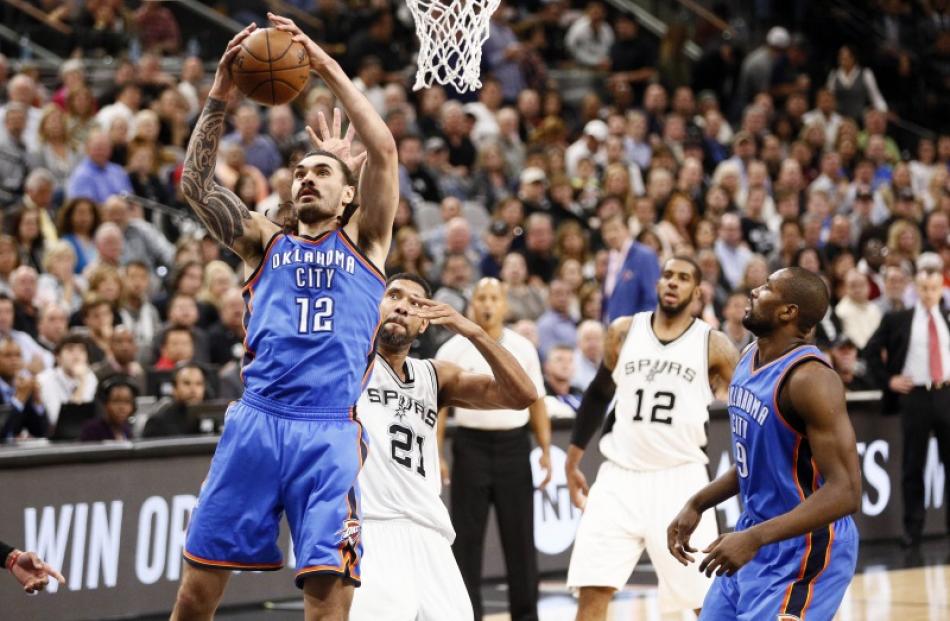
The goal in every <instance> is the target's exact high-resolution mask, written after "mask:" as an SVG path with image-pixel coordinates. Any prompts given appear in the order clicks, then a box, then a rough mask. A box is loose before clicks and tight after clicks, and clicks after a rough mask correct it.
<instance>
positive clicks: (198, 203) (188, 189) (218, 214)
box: [181, 24, 277, 265]
mask: <svg viewBox="0 0 950 621" xmlns="http://www.w3.org/2000/svg"><path fill="white" fill-rule="evenodd" d="M256 28H257V27H256V26H255V25H254V24H251V25H250V26H248V27H247V28H245V29H244V30H242V31H241V32H239V33H238V34H237V35H236V36H235V37H234V38H233V39H231V42H230V43H228V47H227V49H226V50H225V52H224V55H223V56H222V57H221V60H220V61H219V62H218V71H217V73H216V74H215V76H214V85H213V86H212V87H211V91H210V92H209V93H208V100H207V102H205V107H204V110H202V111H201V116H200V117H198V123H197V124H196V125H195V130H194V132H193V133H192V134H191V140H189V141H188V150H187V152H186V153H185V167H184V170H183V171H182V175H181V188H182V193H183V194H184V196H185V200H187V201H188V204H189V205H190V206H191V208H192V209H194V211H195V214H196V215H197V216H198V218H199V219H201V222H202V223H203V224H204V225H205V227H206V228H207V229H208V231H209V232H210V233H211V234H212V235H213V236H214V238H215V239H217V240H218V241H219V242H221V243H222V244H224V245H225V246H227V247H228V248H230V249H231V250H233V251H234V252H236V253H237V254H238V255H239V256H240V257H241V258H242V259H244V261H245V262H246V263H247V264H249V265H256V264H257V262H258V260H259V258H260V256H261V252H262V245H263V244H262V242H263V239H262V238H263V235H264V234H265V233H270V234H272V233H274V232H276V231H277V226H276V225H274V224H273V223H271V222H270V221H268V220H267V218H265V217H263V216H261V215H260V214H256V213H252V212H251V211H250V210H249V209H248V208H247V205H245V204H244V203H243V202H242V201H241V199H240V198H238V197H237V195H236V194H234V192H232V191H231V190H229V189H227V188H226V187H224V186H222V185H220V184H219V183H217V182H215V180H214V166H215V162H216V160H217V156H218V143H219V142H220V140H221V133H222V132H223V131H224V114H225V108H227V100H228V97H229V96H230V94H231V89H232V88H233V82H232V80H231V61H232V60H233V59H234V56H235V55H236V54H237V53H238V51H240V49H241V42H242V41H244V39H246V38H247V37H248V36H249V35H250V34H251V33H252V32H254V30H256Z"/></svg>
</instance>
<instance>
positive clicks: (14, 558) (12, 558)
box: [7, 550, 23, 574]
mask: <svg viewBox="0 0 950 621" xmlns="http://www.w3.org/2000/svg"><path fill="white" fill-rule="evenodd" d="M22 554H23V552H21V551H20V550H14V551H13V552H10V556H8V557H7V569H8V570H9V571H10V573H11V574H12V573H13V566H14V565H16V561H17V559H18V558H20V555H22Z"/></svg>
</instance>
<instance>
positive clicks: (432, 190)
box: [399, 134, 442, 203]
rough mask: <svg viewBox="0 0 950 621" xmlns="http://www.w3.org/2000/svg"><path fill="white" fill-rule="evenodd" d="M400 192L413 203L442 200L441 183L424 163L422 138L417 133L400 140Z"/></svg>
mask: <svg viewBox="0 0 950 621" xmlns="http://www.w3.org/2000/svg"><path fill="white" fill-rule="evenodd" d="M399 193H400V194H401V195H402V196H405V197H407V198H409V199H411V200H412V202H413V203H417V202H418V201H420V200H421V201H426V202H428V203H438V202H440V201H442V192H441V190H439V185H438V183H437V182H436V180H435V178H434V177H433V175H432V172H431V171H430V170H429V169H428V167H427V166H426V165H425V164H424V163H423V151H422V138H421V137H420V136H418V135H416V134H408V135H406V136H403V137H402V139H401V140H400V141H399Z"/></svg>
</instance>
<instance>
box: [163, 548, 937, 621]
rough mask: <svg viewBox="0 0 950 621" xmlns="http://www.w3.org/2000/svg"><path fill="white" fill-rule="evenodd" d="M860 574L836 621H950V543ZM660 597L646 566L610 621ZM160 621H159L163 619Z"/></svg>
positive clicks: (549, 593)
mask: <svg viewBox="0 0 950 621" xmlns="http://www.w3.org/2000/svg"><path fill="white" fill-rule="evenodd" d="M858 572H859V573H858V575H857V576H856V577H855V579H854V582H853V583H852V584H851V588H850V589H849V590H848V594H847V596H846V598H845V601H844V603H843V604H842V607H841V610H840V611H839V612H838V615H837V616H836V617H835V620H836V621H947V620H948V619H950V540H948V539H947V538H939V539H930V540H927V541H925V542H924V545H923V546H922V547H921V548H920V549H919V550H917V551H905V550H901V549H900V548H899V547H898V546H897V544H896V543H869V544H863V545H862V546H861V553H860V557H859V560H858ZM541 592H542V595H541V601H540V602H539V604H538V608H539V613H540V615H539V616H540V619H541V621H573V619H574V612H575V610H576V604H575V601H574V598H573V597H572V596H571V595H570V593H568V591H567V589H566V588H565V586H564V578H563V576H555V577H546V578H545V579H544V580H543V581H542V583H541ZM656 594H657V591H656V576H655V575H654V574H653V571H652V569H651V568H650V567H649V566H648V565H644V566H643V567H640V568H638V570H637V571H636V572H635V573H634V576H633V578H632V579H631V581H630V584H628V585H627V588H626V589H625V590H624V591H623V592H622V593H620V594H618V596H617V597H616V598H615V599H614V602H613V603H612V605H611V609H610V616H609V617H608V618H609V619H611V621H621V620H623V621H660V613H659V607H658V606H657V599H656ZM483 597H484V601H485V612H486V617H485V619H486V620H487V621H509V619H510V617H509V615H508V614H507V612H506V610H507V596H506V593H505V588H504V585H499V584H492V585H486V587H485V588H484V589H483ZM302 616H303V615H302V604H301V603H300V602H299V601H293V602H268V603H266V604H262V605H261V606H260V607H253V608H242V609H240V610H223V611H221V612H220V613H219V614H218V615H217V617H216V618H217V619H220V620H222V621H251V620H258V619H263V620H266V621H290V620H291V619H300V618H302ZM684 618H685V617H684ZM152 619H153V618H151V617H150V618H149V619H148V621H152ZM154 619H155V621H157V620H158V619H159V617H155V618H154ZM380 621H385V620H383V619H381V620H380Z"/></svg>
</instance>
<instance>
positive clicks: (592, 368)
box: [571, 289, 604, 410]
mask: <svg viewBox="0 0 950 621" xmlns="http://www.w3.org/2000/svg"><path fill="white" fill-rule="evenodd" d="M595 291H596V289H595ZM597 316H598V317H599V316H600V313H598V314H597ZM603 357H604V327H603V325H602V324H601V323H600V322H599V321H597V320H592V319H587V320H584V321H582V322H581V323H580V325H579V326H577V349H575V350H574V373H573V375H572V376H571V386H574V387H575V388H577V389H578V390H580V391H581V392H583V391H585V390H587V386H588V385H589V384H590V383H591V381H592V380H593V379H594V375H596V374H597V369H598V367H600V363H601V361H602V360H603ZM576 409H577V408H575V410H576Z"/></svg>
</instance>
